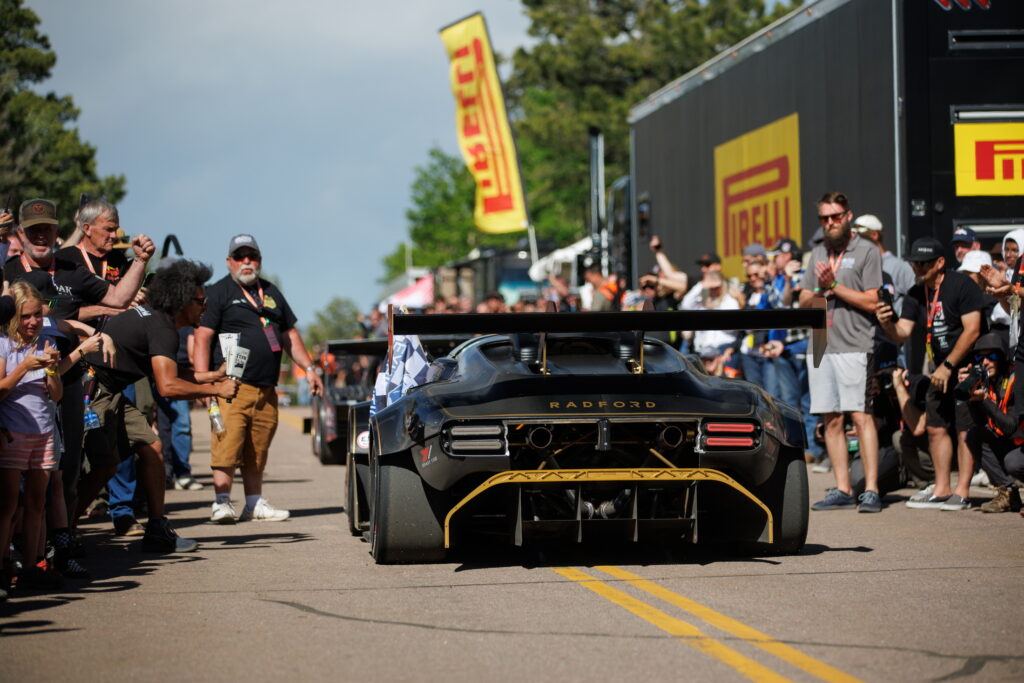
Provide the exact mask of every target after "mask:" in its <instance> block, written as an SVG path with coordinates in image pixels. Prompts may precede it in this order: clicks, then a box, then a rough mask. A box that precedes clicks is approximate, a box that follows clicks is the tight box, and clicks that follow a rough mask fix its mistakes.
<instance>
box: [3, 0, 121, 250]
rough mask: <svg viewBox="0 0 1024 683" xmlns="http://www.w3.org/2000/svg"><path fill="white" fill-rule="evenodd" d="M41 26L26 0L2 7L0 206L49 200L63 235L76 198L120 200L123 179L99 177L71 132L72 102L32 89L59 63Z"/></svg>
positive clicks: (92, 157) (89, 150)
mask: <svg viewBox="0 0 1024 683" xmlns="http://www.w3.org/2000/svg"><path fill="white" fill-rule="evenodd" d="M38 25H39V17H38V15H36V13H35V12H33V11H32V10H31V9H28V8H27V7H24V6H23V0H0V27H3V28H2V29H0V201H5V200H6V198H7V197H11V198H12V201H11V204H12V206H11V208H12V209H13V208H16V207H17V205H18V203H20V202H21V201H23V200H25V199H32V198H34V197H45V198H47V199H52V200H54V201H56V202H57V205H58V208H59V210H60V216H61V218H62V220H61V226H62V232H63V233H64V234H67V233H69V232H70V231H71V228H72V216H73V213H74V209H75V208H77V206H78V200H79V196H80V194H81V193H86V194H88V195H90V196H91V197H105V198H106V199H107V200H109V201H112V202H117V201H120V200H121V199H122V198H123V197H124V195H125V178H124V176H123V175H116V176H106V177H103V178H100V177H99V176H98V175H97V173H96V148H95V147H93V146H92V145H90V144H88V143H86V142H83V141H82V140H81V139H80V138H79V137H78V130H77V129H76V128H73V127H72V124H73V123H74V122H75V121H76V120H77V118H78V114H79V110H78V109H77V108H75V105H74V102H73V101H72V99H71V97H70V96H67V95H65V96H57V95H56V94H54V93H52V92H51V93H47V94H46V95H40V94H38V93H36V92H35V91H34V90H32V89H31V87H32V86H33V85H37V84H40V83H42V82H43V81H45V80H46V79H47V78H49V77H50V73H51V70H52V69H53V66H54V64H55V63H56V61H57V56H56V54H55V53H54V52H53V51H52V50H51V49H50V41H49V39H48V38H47V37H46V36H45V35H44V34H42V33H40V32H39V31H38V30H37V27H38Z"/></svg>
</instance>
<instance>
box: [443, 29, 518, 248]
mask: <svg viewBox="0 0 1024 683" xmlns="http://www.w3.org/2000/svg"><path fill="white" fill-rule="evenodd" d="M441 40H443V41H444V44H445V48H446V49H447V50H448V59H449V60H451V81H452V92H453V93H454V94H455V121H456V128H457V130H458V136H459V148H460V149H461V150H462V156H463V158H464V159H465V160H466V166H468V167H469V171H470V173H472V174H473V178H474V179H475V180H476V209H475V211H474V213H473V215H474V218H475V220H476V227H477V228H478V229H480V230H481V231H483V232H492V233H499V232H513V231H515V230H525V229H526V227H527V225H526V221H527V218H526V204H525V202H524V199H523V184H522V181H521V180H520V178H519V161H518V158H517V157H516V147H515V143H514V142H513V140H512V129H511V127H510V126H509V123H508V115H507V114H506V113H505V98H504V96H503V95H502V92H501V83H500V82H499V81H498V71H497V69H496V68H495V67H494V53H493V52H492V51H491V41H490V39H489V38H488V36H487V26H486V25H485V24H484V17H483V15H482V14H479V13H477V14H474V15H472V16H470V17H467V18H466V19H463V20H462V21H459V22H457V23H454V24H452V25H451V26H448V27H446V28H443V29H441Z"/></svg>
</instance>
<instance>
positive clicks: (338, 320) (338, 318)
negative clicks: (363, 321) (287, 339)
mask: <svg viewBox="0 0 1024 683" xmlns="http://www.w3.org/2000/svg"><path fill="white" fill-rule="evenodd" d="M362 333H363V328H362V327H361V326H360V324H359V307H358V306H356V305H355V304H354V303H352V301H351V300H349V299H343V298H341V297H334V298H333V299H331V300H330V301H329V302H328V303H327V306H326V307H325V308H324V310H322V311H318V312H317V314H316V318H315V320H314V321H313V322H312V323H310V325H309V326H308V327H307V328H306V333H305V335H304V337H305V338H304V341H305V342H306V344H307V345H312V344H323V343H324V342H326V341H328V340H331V339H351V338H353V337H357V336H359V335H361V334H362Z"/></svg>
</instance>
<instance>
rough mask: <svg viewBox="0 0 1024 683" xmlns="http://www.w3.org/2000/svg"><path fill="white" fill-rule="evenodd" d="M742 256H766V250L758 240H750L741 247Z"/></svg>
mask: <svg viewBox="0 0 1024 683" xmlns="http://www.w3.org/2000/svg"><path fill="white" fill-rule="evenodd" d="M743 255H744V256H767V255H768V250H767V249H765V248H764V245H763V244H761V243H760V242H751V243H750V244H748V245H747V246H745V247H743Z"/></svg>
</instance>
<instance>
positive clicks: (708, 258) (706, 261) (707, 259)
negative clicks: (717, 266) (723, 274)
mask: <svg viewBox="0 0 1024 683" xmlns="http://www.w3.org/2000/svg"><path fill="white" fill-rule="evenodd" d="M721 262H722V259H721V258H719V256H718V254H716V253H715V252H713V251H709V252H705V253H703V254H701V255H700V258H699V259H697V265H698V266H710V265H711V264H712V263H721Z"/></svg>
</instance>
